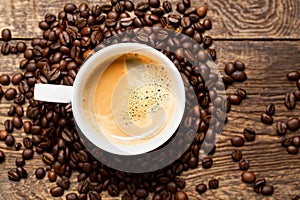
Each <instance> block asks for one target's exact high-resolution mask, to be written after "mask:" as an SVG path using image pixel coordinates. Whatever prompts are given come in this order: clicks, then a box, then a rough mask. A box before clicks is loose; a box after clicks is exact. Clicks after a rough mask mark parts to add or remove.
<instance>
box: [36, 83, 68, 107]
mask: <svg viewBox="0 0 300 200" xmlns="http://www.w3.org/2000/svg"><path fill="white" fill-rule="evenodd" d="M72 97H73V86H66V85H54V84H35V86H34V99H35V100H39V101H47V102H54V103H70V102H71V101H72Z"/></svg>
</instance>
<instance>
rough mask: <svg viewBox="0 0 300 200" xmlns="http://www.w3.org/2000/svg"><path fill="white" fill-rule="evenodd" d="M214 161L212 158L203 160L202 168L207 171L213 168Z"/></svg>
mask: <svg viewBox="0 0 300 200" xmlns="http://www.w3.org/2000/svg"><path fill="white" fill-rule="evenodd" d="M212 164H213V160H212V159H211V158H210V157H206V158H204V159H203V160H202V167H203V168H205V169H208V168H211V167H212Z"/></svg>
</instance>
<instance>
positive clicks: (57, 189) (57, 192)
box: [50, 186, 64, 197]
mask: <svg viewBox="0 0 300 200" xmlns="http://www.w3.org/2000/svg"><path fill="white" fill-rule="evenodd" d="M50 194H51V195H52V196H53V197H60V196H62V195H63V194H64V190H63V189H62V188H61V187H59V186H55V187H53V188H51V189H50Z"/></svg>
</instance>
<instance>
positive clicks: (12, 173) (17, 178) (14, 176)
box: [7, 170, 20, 181]
mask: <svg viewBox="0 0 300 200" xmlns="http://www.w3.org/2000/svg"><path fill="white" fill-rule="evenodd" d="M7 174H8V178H9V180H11V181H20V176H19V175H18V174H17V172H15V171H13V170H9V171H8V172H7Z"/></svg>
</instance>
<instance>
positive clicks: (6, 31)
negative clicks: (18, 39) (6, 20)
mask: <svg viewBox="0 0 300 200" xmlns="http://www.w3.org/2000/svg"><path fill="white" fill-rule="evenodd" d="M1 37H2V40H3V41H10V40H11V32H10V29H7V28H6V29H3V30H2V32H1Z"/></svg>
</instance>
